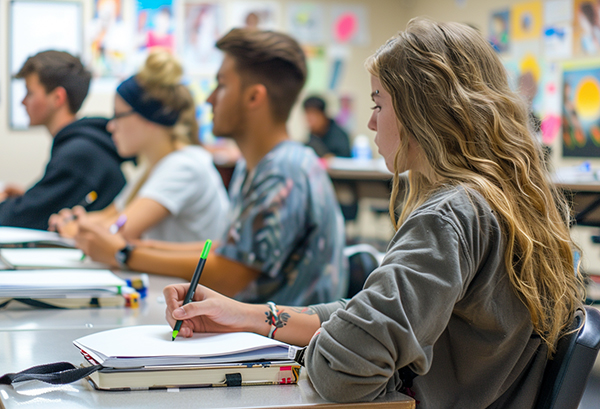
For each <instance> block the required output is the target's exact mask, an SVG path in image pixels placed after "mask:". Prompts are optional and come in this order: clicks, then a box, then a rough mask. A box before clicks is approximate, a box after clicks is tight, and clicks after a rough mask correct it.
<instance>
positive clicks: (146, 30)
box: [137, 0, 175, 51]
mask: <svg viewBox="0 0 600 409" xmlns="http://www.w3.org/2000/svg"><path fill="white" fill-rule="evenodd" d="M137 5H138V8H137V38H138V44H137V46H138V49H139V50H141V51H143V50H146V49H150V48H152V47H163V48H167V49H169V50H172V51H175V36H174V34H173V0H137Z"/></svg>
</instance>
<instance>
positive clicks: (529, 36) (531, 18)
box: [510, 0, 542, 41]
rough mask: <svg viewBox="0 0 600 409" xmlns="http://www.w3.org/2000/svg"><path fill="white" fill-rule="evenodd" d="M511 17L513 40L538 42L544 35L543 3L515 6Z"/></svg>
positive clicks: (536, 2) (535, 2)
mask: <svg viewBox="0 0 600 409" xmlns="http://www.w3.org/2000/svg"><path fill="white" fill-rule="evenodd" d="M510 16H511V25H510V26H511V30H512V35H511V39H512V40H515V41H520V40H536V39H538V38H540V36H541V34H542V2H541V1H539V0H538V1H531V2H528V3H519V4H515V5H514V6H513V8H512V11H511V13H510Z"/></svg>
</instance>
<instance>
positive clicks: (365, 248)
mask: <svg viewBox="0 0 600 409" xmlns="http://www.w3.org/2000/svg"><path fill="white" fill-rule="evenodd" d="M344 256H346V258H348V264H349V267H350V280H349V283H348V293H347V294H346V298H352V297H353V296H354V295H355V294H356V293H357V292H359V291H360V290H362V288H363V285H364V284H365V280H366V279H367V277H368V276H369V274H371V272H372V271H373V270H375V269H376V268H377V267H379V264H381V261H382V260H383V256H384V254H383V253H381V252H379V251H377V249H376V248H375V247H373V246H371V245H369V244H355V245H353V246H347V247H346V248H345V249H344Z"/></svg>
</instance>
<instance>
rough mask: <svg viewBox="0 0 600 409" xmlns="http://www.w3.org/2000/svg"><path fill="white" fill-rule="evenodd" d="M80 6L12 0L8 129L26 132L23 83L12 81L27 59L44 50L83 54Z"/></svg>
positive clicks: (75, 4) (73, 2)
mask: <svg viewBox="0 0 600 409" xmlns="http://www.w3.org/2000/svg"><path fill="white" fill-rule="evenodd" d="M82 18H83V13H82V4H81V2H79V1H45V0H13V1H11V3H10V31H9V67H10V68H9V78H10V84H11V85H10V87H9V92H10V96H9V98H10V126H11V128H12V129H26V128H27V126H28V125H29V117H28V116H27V112H26V111H25V108H24V107H23V105H21V101H22V100H23V97H24V96H25V93H26V91H25V81H23V80H18V79H14V78H13V76H14V75H16V74H17V73H18V72H19V70H20V69H21V67H22V66H23V63H24V62H25V60H27V58H29V57H30V56H32V55H34V54H37V53H38V52H40V51H44V50H50V49H53V50H58V51H67V52H69V53H71V54H73V55H76V56H81V55H82V52H83V25H82Z"/></svg>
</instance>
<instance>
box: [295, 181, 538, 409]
mask: <svg viewBox="0 0 600 409" xmlns="http://www.w3.org/2000/svg"><path fill="white" fill-rule="evenodd" d="M503 252H504V243H503V239H502V235H501V230H500V226H499V224H498V220H497V219H496V217H495V215H494V212H493V211H492V210H491V208H490V206H489V205H488V204H487V202H486V201H485V199H483V197H482V196H481V195H480V194H478V193H477V192H475V191H472V190H468V191H467V190H465V189H464V188H448V189H445V190H443V191H441V192H438V193H437V194H435V195H434V196H433V197H431V198H430V199H429V200H428V201H427V202H426V203H424V204H423V205H422V206H420V207H419V208H418V209H417V210H415V211H414V212H413V214H411V215H410V216H409V218H408V219H407V220H406V222H405V223H404V224H403V225H402V227H401V228H400V229H399V231H398V232H397V233H396V235H395V236H394V238H393V240H392V242H391V243H390V246H389V248H388V251H387V254H386V256H385V258H384V260H383V262H382V264H381V266H380V267H379V268H378V269H376V270H375V271H374V272H373V273H371V275H370V276H369V278H368V279H367V282H366V283H365V288H364V290H363V291H361V292H360V293H358V294H357V295H356V296H355V297H354V298H352V299H351V300H349V301H347V302H346V301H339V302H335V303H330V304H319V305H316V306H313V307H314V308H315V310H316V311H317V313H318V314H319V317H320V318H321V321H322V323H323V324H322V329H321V332H320V334H319V335H317V336H315V337H313V339H312V341H311V342H310V344H309V346H308V349H307V352H306V369H307V372H308V376H309V378H310V380H311V381H312V383H313V385H314V387H315V389H316V390H317V391H318V393H319V394H320V395H321V396H323V397H324V398H326V399H329V400H333V401H337V402H350V401H368V400H372V399H375V398H377V397H379V396H382V395H384V394H385V393H386V391H391V390H397V389H399V388H400V387H401V386H402V385H401V381H400V379H399V375H398V370H399V369H400V368H403V367H405V366H408V367H409V368H410V369H411V370H412V371H414V372H415V373H417V374H418V375H419V376H418V377H417V378H416V379H415V380H414V385H413V388H412V389H413V391H415V392H416V396H415V399H416V400H417V401H418V402H420V403H419V404H418V407H419V409H433V408H436V409H437V408H461V409H469V408H531V407H532V406H533V404H534V402H535V398H536V395H537V391H538V389H539V386H540V382H541V378H542V375H543V371H544V368H545V363H546V351H547V349H546V346H545V345H544V344H542V343H541V340H540V338H539V337H538V336H537V335H535V334H534V332H533V326H532V324H531V319H530V315H529V312H528V310H527V309H526V307H525V305H524V304H523V303H522V302H521V301H520V300H519V299H518V298H517V295H516V293H515V291H514V290H513V288H512V286H511V284H510V282H509V279H508V276H507V274H506V270H505V267H504V261H503V257H504V254H503Z"/></svg>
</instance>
